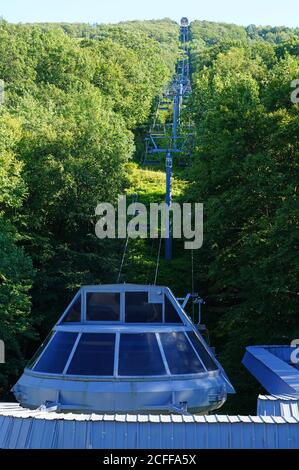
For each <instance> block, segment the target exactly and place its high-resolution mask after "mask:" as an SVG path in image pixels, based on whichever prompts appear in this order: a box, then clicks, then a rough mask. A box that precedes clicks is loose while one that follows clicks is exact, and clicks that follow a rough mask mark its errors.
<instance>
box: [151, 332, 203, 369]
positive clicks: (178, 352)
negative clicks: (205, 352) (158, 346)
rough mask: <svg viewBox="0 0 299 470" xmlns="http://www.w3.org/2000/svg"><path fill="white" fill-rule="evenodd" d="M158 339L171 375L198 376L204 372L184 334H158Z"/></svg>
mask: <svg viewBox="0 0 299 470" xmlns="http://www.w3.org/2000/svg"><path fill="white" fill-rule="evenodd" d="M160 338H161V342H162V346H163V349H164V353H165V356H166V359H167V363H168V367H169V370H170V372H171V374H173V375H177V374H198V373H200V372H204V371H205V369H204V367H203V365H202V363H201V362H200V360H199V359H198V357H197V355H196V353H195V351H194V350H193V348H192V346H191V344H190V343H189V341H188V339H187V338H186V336H185V334H184V333H181V332H176V333H175V332H173V333H160Z"/></svg>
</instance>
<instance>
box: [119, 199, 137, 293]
mask: <svg viewBox="0 0 299 470" xmlns="http://www.w3.org/2000/svg"><path fill="white" fill-rule="evenodd" d="M137 201H138V194H134V195H133V197H132V204H135V211H136V204H137ZM129 239H130V233H129V230H128V232H127V238H126V243H125V247H124V251H123V255H122V259H121V263H120V268H119V273H118V278H117V284H119V283H120V278H121V274H122V270H123V267H124V264H125V259H126V255H127V251H128V246H129Z"/></svg>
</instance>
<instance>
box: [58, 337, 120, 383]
mask: <svg viewBox="0 0 299 470" xmlns="http://www.w3.org/2000/svg"><path fill="white" fill-rule="evenodd" d="M114 350H115V334H110V333H109V334H108V333H107V334H105V333H88V334H87V333H86V334H83V335H82V337H81V339H80V341H79V344H78V346H77V349H76V352H75V354H74V356H73V359H72V361H71V364H70V366H69V368H68V371H67V374H69V375H97V376H102V375H109V376H112V375H113V372H114V370H113V369H114Z"/></svg>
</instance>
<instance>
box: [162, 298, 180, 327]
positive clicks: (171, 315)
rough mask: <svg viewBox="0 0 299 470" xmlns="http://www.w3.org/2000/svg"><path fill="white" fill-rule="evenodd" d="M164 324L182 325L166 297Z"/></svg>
mask: <svg viewBox="0 0 299 470" xmlns="http://www.w3.org/2000/svg"><path fill="white" fill-rule="evenodd" d="M165 323H182V320H181V318H180V316H179V314H178V312H177V311H176V309H175V307H174V306H173V305H172V303H171V301H170V300H169V299H168V297H167V296H165Z"/></svg>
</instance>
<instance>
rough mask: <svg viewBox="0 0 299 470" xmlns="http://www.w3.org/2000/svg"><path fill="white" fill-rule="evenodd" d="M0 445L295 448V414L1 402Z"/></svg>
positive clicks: (298, 442) (298, 422) (298, 420)
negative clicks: (84, 409) (74, 408)
mask: <svg viewBox="0 0 299 470" xmlns="http://www.w3.org/2000/svg"><path fill="white" fill-rule="evenodd" d="M261 401H262V400H261ZM265 401H266V400H265ZM269 401H270V400H269ZM0 448H5V449H138V448H147V449H166V448H169V449H188V448H189V449H194V448H197V449H276V448H289V449H295V448H299V417H296V416H292V415H287V414H286V416H228V415H211V416H197V415H154V414H148V415H129V414H117V415H108V414H99V415H96V414H90V415H86V414H71V413H70V414H61V413H55V412H47V411H42V410H34V411H32V410H26V409H22V408H21V407H18V406H12V405H10V404H1V405H0Z"/></svg>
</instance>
